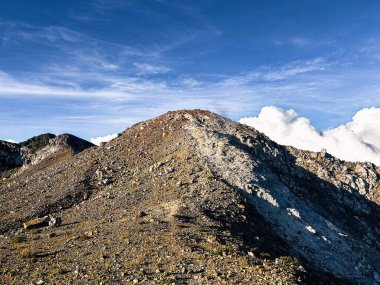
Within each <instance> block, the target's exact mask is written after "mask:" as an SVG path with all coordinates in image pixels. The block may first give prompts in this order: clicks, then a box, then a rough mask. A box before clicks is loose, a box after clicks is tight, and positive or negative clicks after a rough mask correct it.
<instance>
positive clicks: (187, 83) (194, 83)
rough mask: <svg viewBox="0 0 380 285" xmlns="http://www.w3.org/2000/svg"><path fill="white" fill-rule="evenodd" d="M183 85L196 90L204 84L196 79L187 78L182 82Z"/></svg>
mask: <svg viewBox="0 0 380 285" xmlns="http://www.w3.org/2000/svg"><path fill="white" fill-rule="evenodd" d="M181 84H182V85H183V86H185V87H189V88H194V87H198V86H200V85H202V83H201V82H200V81H198V80H196V79H194V78H191V77H187V78H184V79H182V80H181Z"/></svg>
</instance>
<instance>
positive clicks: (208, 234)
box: [0, 110, 380, 284]
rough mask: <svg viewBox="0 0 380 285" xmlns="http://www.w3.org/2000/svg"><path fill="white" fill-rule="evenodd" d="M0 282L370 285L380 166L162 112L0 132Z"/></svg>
mask: <svg viewBox="0 0 380 285" xmlns="http://www.w3.org/2000/svg"><path fill="white" fill-rule="evenodd" d="M0 177H1V181H0V233H1V234H0V253H1V254H0V269H1V272H0V283H1V284H68V283H71V284H380V270H379V268H380V225H379V217H380V208H379V204H380V169H379V168H377V167H376V166H375V165H373V164H370V163H352V162H344V161H340V160H339V159H336V158H334V157H332V156H331V155H329V154H328V153H326V151H324V150H322V151H321V152H319V153H315V152H308V151H301V150H298V149H295V148H291V147H285V146H280V145H278V144H276V143H274V142H272V141H271V140H269V138H267V137H266V136H265V135H263V134H261V133H260V132H257V131H256V130H254V129H252V128H250V127H248V126H244V125H241V124H239V123H236V122H233V121H230V120H228V119H226V118H223V117H221V116H218V115H216V114H213V113H210V112H207V111H201V110H192V111H176V112H169V113H167V114H165V115H162V116H160V117H157V118H155V119H152V120H148V121H145V122H141V123H138V124H136V125H134V126H132V127H131V128H129V129H127V130H126V131H125V132H123V133H121V134H120V135H119V136H118V137H117V138H116V139H114V140H112V141H110V142H108V143H106V144H103V145H102V146H100V147H94V146H91V144H89V143H86V142H85V141H82V140H80V139H78V138H75V137H73V136H70V135H63V136H58V137H51V135H44V136H43V137H41V138H39V139H34V141H33V142H32V143H31V142H29V143H24V144H11V143H6V142H0Z"/></svg>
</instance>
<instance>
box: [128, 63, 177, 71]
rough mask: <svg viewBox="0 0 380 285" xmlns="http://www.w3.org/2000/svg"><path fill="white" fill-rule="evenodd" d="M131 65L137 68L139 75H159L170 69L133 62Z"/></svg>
mask: <svg viewBox="0 0 380 285" xmlns="http://www.w3.org/2000/svg"><path fill="white" fill-rule="evenodd" d="M133 65H134V66H135V67H136V68H137V70H138V72H139V73H140V74H159V73H167V72H169V71H170V70H171V69H170V68H169V67H167V66H163V65H152V64H149V63H140V62H135V63H133Z"/></svg>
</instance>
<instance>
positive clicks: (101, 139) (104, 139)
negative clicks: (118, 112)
mask: <svg viewBox="0 0 380 285" xmlns="http://www.w3.org/2000/svg"><path fill="white" fill-rule="evenodd" d="M116 137H117V134H112V135H107V136H104V137H97V138H91V139H90V142H92V143H93V144H96V145H100V144H101V143H102V142H108V141H110V140H112V139H114V138H116Z"/></svg>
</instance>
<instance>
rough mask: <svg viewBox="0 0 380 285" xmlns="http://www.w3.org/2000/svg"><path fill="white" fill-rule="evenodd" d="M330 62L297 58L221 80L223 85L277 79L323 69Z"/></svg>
mask: <svg viewBox="0 0 380 285" xmlns="http://www.w3.org/2000/svg"><path fill="white" fill-rule="evenodd" d="M329 65H330V64H329V63H328V62H326V60H325V59H323V58H315V59H311V60H303V61H301V60H298V61H294V62H291V63H287V64H285V65H282V66H262V67H260V68H258V69H255V70H252V71H248V72H245V73H242V74H240V75H238V76H230V77H228V78H227V79H225V80H224V81H223V82H221V84H222V85H224V86H235V85H237V86H241V85H246V84H249V83H252V82H268V81H279V80H286V79H291V78H294V77H296V76H298V75H302V74H305V73H312V72H316V71H323V70H325V69H326V68H328V66H329Z"/></svg>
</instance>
